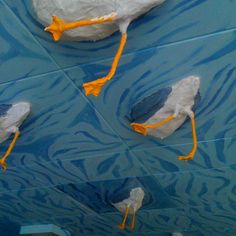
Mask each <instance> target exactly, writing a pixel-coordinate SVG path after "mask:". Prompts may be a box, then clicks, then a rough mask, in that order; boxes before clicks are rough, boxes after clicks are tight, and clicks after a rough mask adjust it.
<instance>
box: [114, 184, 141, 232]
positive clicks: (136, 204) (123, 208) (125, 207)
mask: <svg viewBox="0 0 236 236" xmlns="http://www.w3.org/2000/svg"><path fill="white" fill-rule="evenodd" d="M144 195H145V193H144V191H143V189H142V188H140V187H139V188H134V189H132V190H131V191H130V195H129V197H128V198H126V199H124V200H123V201H121V202H118V203H114V204H113V206H114V207H115V208H116V209H117V210H118V211H120V212H121V213H124V218H123V221H122V223H121V224H120V225H118V228H119V229H125V224H126V220H127V217H128V215H129V214H132V215H133V216H132V223H131V225H130V229H131V230H133V229H134V225H135V215H136V212H137V211H138V210H139V209H140V208H141V206H142V203H143V199H144Z"/></svg>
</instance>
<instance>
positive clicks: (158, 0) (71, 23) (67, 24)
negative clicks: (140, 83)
mask: <svg viewBox="0 0 236 236" xmlns="http://www.w3.org/2000/svg"><path fill="white" fill-rule="evenodd" d="M164 1H165V0H99V1H97V0H89V1H87V0H33V1H32V2H33V7H34V9H35V12H36V14H37V16H38V18H39V20H40V21H41V22H42V23H43V24H44V25H45V26H48V25H49V24H50V23H51V18H52V17H53V21H52V23H51V25H50V26H48V27H46V28H45V31H47V32H50V33H52V36H53V39H54V40H55V41H58V40H60V38H61V37H62V35H63V34H65V38H67V39H70V40H74V41H86V40H87V41H89V40H90V41H96V40H100V39H104V38H106V37H108V36H110V35H111V34H113V33H114V32H116V31H118V30H119V31H120V32H121V34H122V36H121V40H120V45H119V48H118V51H117V53H116V55H115V58H114V60H113V63H112V66H111V69H110V72H109V73H108V74H107V75H106V76H105V77H103V78H99V79H97V80H95V81H92V82H88V83H84V84H83V88H84V90H85V93H86V95H89V94H93V95H94V96H98V95H99V94H100V92H101V89H102V87H103V85H104V84H105V83H106V82H107V81H109V80H111V79H112V77H113V76H114V74H115V72H116V69H117V66H118V64H119V60H120V57H121V55H122V53H123V50H124V47H125V44H126V41H127V28H128V26H129V24H130V23H131V22H132V21H133V20H134V19H136V18H138V17H139V16H141V15H143V14H144V13H146V12H148V11H149V10H151V9H152V8H154V7H156V6H158V5H160V4H162V3H163V2H164Z"/></svg>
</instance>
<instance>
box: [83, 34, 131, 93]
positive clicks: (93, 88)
mask: <svg viewBox="0 0 236 236" xmlns="http://www.w3.org/2000/svg"><path fill="white" fill-rule="evenodd" d="M126 41H127V33H122V37H121V40H120V45H119V49H118V51H117V53H116V55H115V58H114V61H113V63H112V66H111V69H110V72H109V73H108V75H107V76H105V77H103V78H99V79H97V80H94V81H92V82H88V83H84V84H83V88H84V90H85V94H86V95H89V94H92V95H94V96H96V97H97V96H98V95H99V94H100V92H101V89H102V87H103V86H104V84H105V83H106V82H107V81H109V80H110V79H112V77H113V76H114V74H115V73H116V69H117V66H118V64H119V61H120V57H121V55H122V53H123V51H124V48H125V44H126Z"/></svg>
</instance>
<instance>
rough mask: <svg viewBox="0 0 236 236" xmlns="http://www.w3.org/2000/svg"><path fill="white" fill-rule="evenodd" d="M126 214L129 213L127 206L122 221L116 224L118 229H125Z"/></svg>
mask: <svg viewBox="0 0 236 236" xmlns="http://www.w3.org/2000/svg"><path fill="white" fill-rule="evenodd" d="M128 214H129V207H126V210H125V215H124V218H123V221H122V223H121V224H120V225H118V226H117V227H118V228H119V229H125V223H126V220H127V217H128Z"/></svg>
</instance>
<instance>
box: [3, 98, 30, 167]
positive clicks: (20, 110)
mask: <svg viewBox="0 0 236 236" xmlns="http://www.w3.org/2000/svg"><path fill="white" fill-rule="evenodd" d="M29 113H30V104H29V103H28V102H18V103H16V104H13V105H12V104H1V105H0V143H3V142H4V141H6V140H7V139H8V138H9V137H10V136H11V134H14V139H13V141H12V142H11V144H10V146H9V148H8V149H7V151H6V153H5V155H4V156H3V157H2V158H1V159H0V165H1V166H2V167H3V169H4V170H6V168H7V164H6V159H7V157H8V156H9V155H10V153H11V151H12V149H13V147H14V145H15V143H16V141H17V139H18V137H19V135H20V131H19V127H20V126H21V125H22V123H23V122H24V120H25V119H26V118H27V116H28V115H29Z"/></svg>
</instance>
